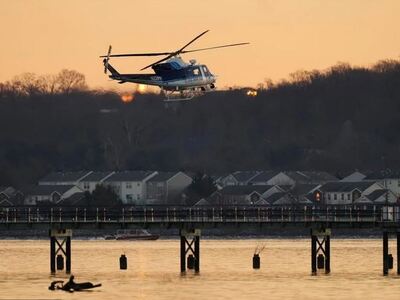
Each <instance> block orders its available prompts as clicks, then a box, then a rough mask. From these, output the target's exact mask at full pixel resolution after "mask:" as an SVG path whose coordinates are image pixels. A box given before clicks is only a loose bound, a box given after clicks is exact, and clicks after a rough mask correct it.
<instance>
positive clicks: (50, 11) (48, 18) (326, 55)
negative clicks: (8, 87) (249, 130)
mask: <svg viewBox="0 0 400 300" xmlns="http://www.w3.org/2000/svg"><path fill="white" fill-rule="evenodd" d="M207 29H210V32H209V33H207V34H206V35H205V36H203V37H202V38H201V39H200V40H198V41H197V42H196V43H194V44H193V45H191V46H190V47H189V48H188V49H194V48H203V47H209V46H215V45H221V44H227V43H237V42H250V43H251V44H250V45H248V46H241V47H234V48H227V49H219V50H214V51H205V52H199V53H192V54H187V55H184V56H183V58H184V59H186V60H189V59H191V58H195V59H197V61H198V62H201V63H205V64H207V66H208V67H209V68H210V70H211V71H212V72H213V73H215V74H217V75H218V76H219V78H218V82H217V86H218V87H220V88H223V87H227V86H233V85H239V86H255V85H256V84H257V83H260V82H263V81H264V79H265V78H271V79H273V80H279V79H282V78H286V77H288V75H289V74H290V73H292V72H294V71H296V70H301V69H304V70H311V69H325V68H327V67H329V66H331V65H333V64H336V63H337V62H339V61H340V62H349V63H351V64H353V65H366V66H368V65H371V64H372V63H374V62H376V61H377V60H380V59H387V58H394V59H399V55H400V1H398V0H374V1H373V0H336V1H334V0H279V1H278V0H275V1H269V0H221V1H218V0H213V1H211V0H202V1H190V0H176V1H175V0H170V1H151V0H147V1H143V0H141V1H135V0H130V1H129V0H121V1H110V0H84V1H83V0H82V1H80V0H68V1H62V0H35V1H34V0H30V1H29V0H0V34H1V38H2V43H1V50H0V51H1V55H0V65H1V69H0V82H1V81H6V80H9V79H11V78H12V77H13V76H15V75H17V74H20V73H23V72H34V73H37V74H47V73H57V72H58V71H60V70H61V69H62V68H67V69H74V70H77V71H79V72H82V73H84V74H85V75H86V79H87V82H88V83H89V85H90V86H91V87H94V88H96V87H101V88H113V87H114V88H117V87H119V85H118V84H117V83H115V82H111V81H109V80H108V78H107V77H106V76H105V75H104V73H103V66H102V63H101V59H100V58H99V57H98V56H99V55H102V54H105V52H106V50H107V47H108V45H109V44H112V45H113V53H118V52H120V53H121V52H122V53H124V52H125V53H126V52H154V51H170V50H176V49H178V48H179V47H181V46H183V45H184V44H186V43H187V42H188V41H190V40H191V39H192V38H193V37H195V36H196V35H197V34H199V33H201V32H202V31H204V30H207ZM156 59H157V58H156ZM156 59H154V57H153V58H152V57H140V58H124V59H122V58H119V59H118V58H114V59H112V60H111V63H112V64H113V65H114V67H115V68H117V69H118V71H120V72H127V73H136V72H138V70H139V69H140V68H141V67H143V66H145V65H147V64H149V63H151V62H153V61H154V60H156ZM132 86H133V85H129V84H125V85H124V88H130V87H132Z"/></svg>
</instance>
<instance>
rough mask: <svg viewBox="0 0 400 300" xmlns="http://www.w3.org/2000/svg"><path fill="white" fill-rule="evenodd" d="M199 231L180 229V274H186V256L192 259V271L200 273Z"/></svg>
mask: <svg viewBox="0 0 400 300" xmlns="http://www.w3.org/2000/svg"><path fill="white" fill-rule="evenodd" d="M200 234H201V232H200V229H192V230H186V229H181V231H180V236H181V250H180V253H181V272H182V273H183V272H186V255H187V254H188V253H189V254H191V255H193V257H194V270H195V272H199V271H200Z"/></svg>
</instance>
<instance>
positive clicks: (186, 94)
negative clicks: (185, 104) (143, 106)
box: [162, 90, 205, 102]
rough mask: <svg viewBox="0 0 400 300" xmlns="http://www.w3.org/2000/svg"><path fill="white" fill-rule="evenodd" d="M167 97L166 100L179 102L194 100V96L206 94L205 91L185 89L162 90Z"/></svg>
mask: <svg viewBox="0 0 400 300" xmlns="http://www.w3.org/2000/svg"><path fill="white" fill-rule="evenodd" d="M162 93H163V95H164V97H165V99H164V102H179V101H188V100H192V99H193V98H194V97H198V96H202V95H204V93H205V92H204V91H196V90H183V91H167V90H162Z"/></svg>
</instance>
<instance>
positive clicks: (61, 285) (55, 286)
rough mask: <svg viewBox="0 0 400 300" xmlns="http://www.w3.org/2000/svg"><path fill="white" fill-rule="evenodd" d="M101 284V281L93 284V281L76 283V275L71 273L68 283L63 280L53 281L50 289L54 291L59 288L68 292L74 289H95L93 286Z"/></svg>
mask: <svg viewBox="0 0 400 300" xmlns="http://www.w3.org/2000/svg"><path fill="white" fill-rule="evenodd" d="M100 286H101V283H98V284H93V283H91V282H81V283H76V282H74V275H71V277H70V278H69V280H68V282H67V283H66V284H64V281H63V280H56V281H53V282H52V283H51V284H50V286H49V290H52V291H54V290H55V289H57V290H63V291H66V292H74V291H83V290H88V289H93V288H96V287H100Z"/></svg>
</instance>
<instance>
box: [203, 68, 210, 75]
mask: <svg viewBox="0 0 400 300" xmlns="http://www.w3.org/2000/svg"><path fill="white" fill-rule="evenodd" d="M203 72H204V74H205V75H206V76H209V75H210V71H208V69H207V67H206V66H203Z"/></svg>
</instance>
